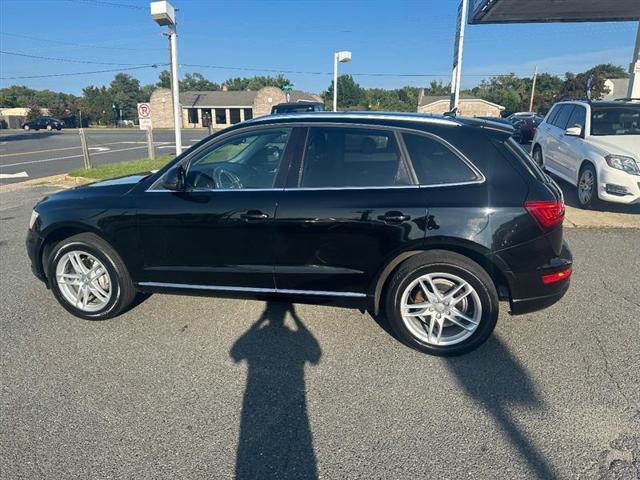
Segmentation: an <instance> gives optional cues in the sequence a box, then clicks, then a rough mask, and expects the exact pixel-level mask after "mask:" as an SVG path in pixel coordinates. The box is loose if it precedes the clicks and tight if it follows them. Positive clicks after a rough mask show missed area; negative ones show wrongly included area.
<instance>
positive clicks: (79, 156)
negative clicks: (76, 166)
mask: <svg viewBox="0 0 640 480" xmlns="http://www.w3.org/2000/svg"><path fill="white" fill-rule="evenodd" d="M141 148H147V146H146V145H141V146H139V147H129V148H121V149H120V150H109V151H108V152H94V153H92V154H91V156H94V155H104V154H105V153H117V152H126V151H128V150H140V149H141ZM70 158H82V155H69V156H66V157H56V158H45V159H44V160H31V161H30V162H18V163H10V164H8V165H0V168H7V167H16V166H18V165H29V164H31V163H47V162H55V161H57V160H68V159H70Z"/></svg>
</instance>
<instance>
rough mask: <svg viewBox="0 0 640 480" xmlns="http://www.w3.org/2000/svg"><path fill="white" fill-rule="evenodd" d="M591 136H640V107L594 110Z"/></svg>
mask: <svg viewBox="0 0 640 480" xmlns="http://www.w3.org/2000/svg"><path fill="white" fill-rule="evenodd" d="M591 135H640V106H637V105H634V106H628V107H627V106H624V107H599V108H592V112H591Z"/></svg>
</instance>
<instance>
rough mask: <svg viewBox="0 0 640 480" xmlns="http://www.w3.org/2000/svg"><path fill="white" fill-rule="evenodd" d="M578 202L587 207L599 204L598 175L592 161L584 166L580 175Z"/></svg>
mask: <svg viewBox="0 0 640 480" xmlns="http://www.w3.org/2000/svg"><path fill="white" fill-rule="evenodd" d="M578 202H579V203H580V206H581V207H582V208H586V209H592V208H596V207H597V206H598V177H597V174H596V169H595V168H594V167H593V165H591V164H590V163H587V164H586V165H585V166H584V167H582V169H581V170H580V175H579V176H578Z"/></svg>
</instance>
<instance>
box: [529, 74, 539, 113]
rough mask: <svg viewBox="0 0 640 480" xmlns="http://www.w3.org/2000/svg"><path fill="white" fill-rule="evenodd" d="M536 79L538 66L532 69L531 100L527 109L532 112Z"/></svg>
mask: <svg viewBox="0 0 640 480" xmlns="http://www.w3.org/2000/svg"><path fill="white" fill-rule="evenodd" d="M536 80H538V66H537V65H536V69H535V70H534V71H533V83H532V84H531V100H529V111H530V112H533V97H534V95H535V94H536Z"/></svg>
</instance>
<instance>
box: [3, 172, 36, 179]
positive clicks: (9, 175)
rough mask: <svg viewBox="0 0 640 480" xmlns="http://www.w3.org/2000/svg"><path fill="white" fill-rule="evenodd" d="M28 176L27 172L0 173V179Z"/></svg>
mask: <svg viewBox="0 0 640 480" xmlns="http://www.w3.org/2000/svg"><path fill="white" fill-rule="evenodd" d="M28 176H29V174H28V173H27V172H19V173H0V179H5V178H24V177H28Z"/></svg>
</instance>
